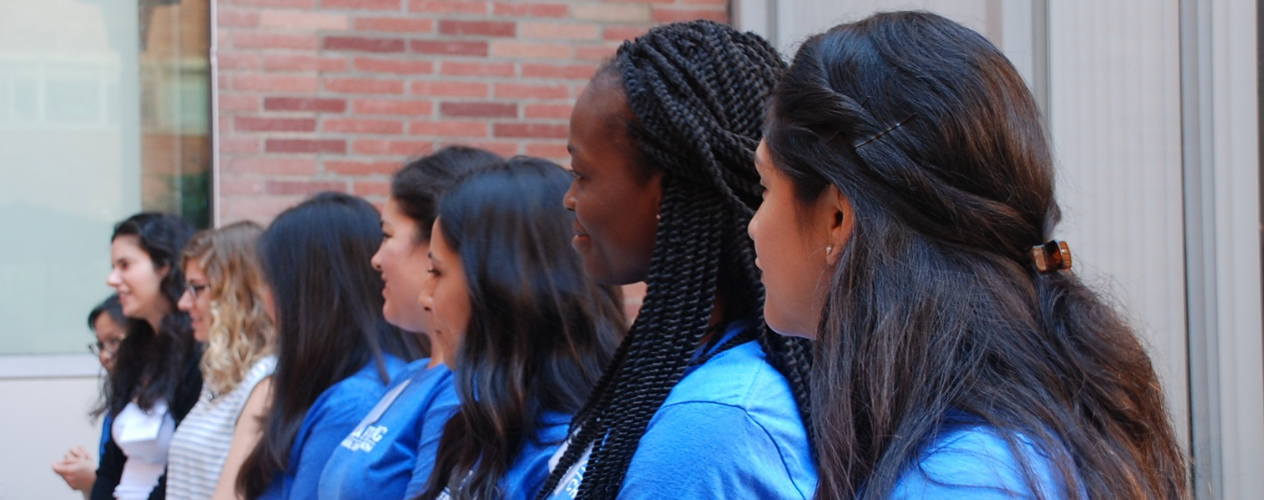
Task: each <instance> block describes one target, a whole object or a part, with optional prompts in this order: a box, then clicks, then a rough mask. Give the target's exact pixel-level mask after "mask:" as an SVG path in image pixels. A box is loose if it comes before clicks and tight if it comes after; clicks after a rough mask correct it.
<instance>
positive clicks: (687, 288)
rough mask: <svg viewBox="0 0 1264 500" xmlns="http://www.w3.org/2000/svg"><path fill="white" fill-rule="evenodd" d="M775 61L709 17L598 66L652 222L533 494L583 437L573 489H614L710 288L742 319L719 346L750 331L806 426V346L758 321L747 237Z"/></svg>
mask: <svg viewBox="0 0 1264 500" xmlns="http://www.w3.org/2000/svg"><path fill="white" fill-rule="evenodd" d="M784 70H785V63H784V61H782V60H781V58H780V56H778V54H777V52H776V51H775V50H774V49H773V48H772V47H771V46H769V45H768V43H767V42H765V41H764V40H763V39H761V38H759V37H758V36H755V35H753V34H749V33H739V32H737V31H735V30H733V29H732V28H730V27H728V26H725V25H721V24H717V23H713V22H709V21H694V22H689V23H677V24H669V25H664V26H660V27H657V28H655V29H653V30H650V32H649V33H647V34H645V35H643V36H641V37H640V38H637V39H636V40H634V41H628V42H624V43H623V45H622V46H621V47H619V50H618V52H617V54H616V55H615V58H614V59H613V60H612V61H611V62H610V64H608V65H607V66H606V67H605V68H603V69H602V72H603V73H605V72H616V71H617V76H618V77H619V78H620V79H621V83H622V85H623V89H624V90H625V91H626V92H627V96H628V102H629V105H630V107H631V109H632V112H633V114H634V115H635V117H634V120H633V121H632V123H629V125H628V128H629V133H630V135H631V137H632V139H633V140H634V141H635V143H636V144H637V145H638V146H639V151H640V153H641V154H642V156H643V157H642V161H643V163H644V164H645V165H646V166H647V168H653V169H661V171H662V173H663V201H662V206H661V208H660V212H659V214H660V217H661V218H660V221H659V223H658V228H657V232H656V237H655V243H654V252H653V256H652V257H651V260H650V268H649V275H648V277H647V279H646V283H647V285H648V286H647V290H646V295H645V300H644V302H643V304H642V306H641V310H640V313H639V315H638V316H637V319H636V322H635V323H634V324H633V325H632V328H631V330H630V332H629V333H628V335H627V336H626V338H625V339H624V342H623V344H622V345H620V347H619V350H618V351H617V352H616V353H615V358H614V360H613V361H612V362H611V365H610V367H609V368H607V370H606V372H605V373H604V374H603V376H602V378H601V380H600V382H599V383H598V386H597V388H596V389H595V390H594V392H593V395H592V397H590V398H589V400H588V402H587V404H586V405H585V406H584V408H583V409H582V410H581V411H580V412H579V414H577V415H576V417H575V419H574V421H573V423H572V425H571V442H570V444H569V447H568V448H567V450H566V452H565V453H564V454H563V456H562V458H561V460H560V462H559V463H558V465H557V467H556V468H555V469H554V470H553V471H552V473H551V474H550V475H549V478H548V481H546V483H545V486H544V488H543V490H542V491H541V492H540V493H539V495H538V496H537V499H543V498H546V497H548V496H549V495H550V494H551V493H552V491H553V489H554V488H556V487H557V484H558V482H559V481H560V480H561V478H562V476H564V475H565V474H566V472H567V470H568V469H569V468H570V467H571V466H572V465H574V464H575V463H576V462H577V461H578V460H579V458H580V457H581V456H582V455H583V453H584V451H585V449H587V448H588V447H589V445H593V451H592V454H591V456H590V458H589V462H588V466H587V469H586V471H585V474H584V478H583V482H582V484H581V485H580V488H579V492H578V498H583V499H605V498H614V497H616V496H617V495H618V492H619V489H620V487H621V486H622V484H623V479H624V474H625V473H626V472H627V469H628V465H629V463H630V462H631V460H632V456H633V454H634V453H635V452H636V449H637V445H638V443H639V442H640V439H641V436H642V435H643V434H644V433H645V430H646V427H647V426H648V425H649V422H650V419H651V418H652V417H653V416H654V413H655V412H656V411H658V408H659V407H660V406H661V405H662V403H663V401H664V400H666V399H667V396H668V394H669V393H670V392H671V390H672V388H673V387H674V386H675V385H676V383H677V382H678V381H679V380H680V379H681V378H682V377H683V376H684V373H685V371H686V369H687V368H688V367H689V366H690V360H691V359H692V357H693V355H694V353H695V352H696V351H697V350H698V348H699V345H700V344H701V343H702V342H703V341H704V339H705V338H708V333H709V331H710V330H709V329H710V326H709V325H710V323H711V319H712V310H713V308H714V307H715V302H716V298H717V293H718V294H719V298H720V300H721V301H722V304H723V307H724V311H725V317H724V318H722V321H721V324H727V323H729V322H732V321H735V320H742V319H745V320H747V322H748V323H747V324H749V325H750V326H749V327H748V328H747V330H746V331H744V332H742V333H741V334H740V335H738V336H737V337H736V338H735V339H733V340H730V341H729V342H726V343H725V344H724V345H721V346H719V347H718V348H717V349H716V350H715V352H719V351H723V350H725V349H728V348H730V347H733V346H735V345H738V344H740V343H742V342H746V341H750V340H752V339H758V340H759V342H760V345H761V346H762V347H763V349H764V352H765V353H766V354H767V356H768V359H769V361H770V362H771V363H772V364H773V366H775V367H776V368H777V369H778V370H779V371H780V372H781V373H782V374H784V376H785V377H786V378H787V380H789V382H790V385H791V388H792V390H793V392H794V396H795V400H796V402H797V403H798V405H799V411H800V413H801V415H802V417H803V420H804V422H805V424H808V425H807V428H808V429H810V428H811V425H810V423H809V420H808V418H809V415H810V413H809V411H808V407H807V404H808V394H807V387H808V369H809V364H810V361H809V360H810V355H809V354H810V350H809V349H810V347H809V345H808V344H807V343H806V342H805V341H803V340H800V339H790V338H787V337H782V336H779V335H777V334H775V333H771V332H769V331H768V330H767V327H766V326H765V324H764V320H763V293H764V289H763V286H762V285H761V283H760V281H759V271H758V269H757V268H756V267H755V265H754V262H755V251H754V246H753V244H752V243H751V241H750V239H749V238H748V237H747V234H746V225H747V223H748V222H750V219H751V216H752V215H753V214H754V210H755V208H757V207H758V204H759V200H760V197H759V177H758V174H757V173H756V171H755V168H754V151H755V148H756V146H757V145H758V143H759V138H760V136H761V127H762V124H763V110H764V103H765V101H766V99H767V98H768V96H769V95H770V93H771V92H772V90H773V86H774V85H775V83H776V80H777V78H778V77H779V76H780V74H781V73H782V72H783V71H784ZM610 76H615V75H610ZM600 77H601V76H599V77H598V78H600ZM716 337H718V336H716ZM702 361H705V359H702V360H698V361H695V362H694V363H695V364H696V363H700V362H702Z"/></svg>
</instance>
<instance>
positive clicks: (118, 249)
mask: <svg viewBox="0 0 1264 500" xmlns="http://www.w3.org/2000/svg"><path fill="white" fill-rule="evenodd" d="M110 254H111V255H112V256H113V257H114V258H123V257H126V258H137V257H148V256H149V254H147V253H145V250H144V249H142V248H141V247H140V238H138V237H137V236H136V235H133V234H125V235H122V236H119V237H117V238H114V241H111V242H110Z"/></svg>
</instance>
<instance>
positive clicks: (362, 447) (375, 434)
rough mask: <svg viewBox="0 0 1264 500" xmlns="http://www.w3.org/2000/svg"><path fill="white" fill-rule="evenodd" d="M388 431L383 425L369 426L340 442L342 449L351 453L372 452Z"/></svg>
mask: <svg viewBox="0 0 1264 500" xmlns="http://www.w3.org/2000/svg"><path fill="white" fill-rule="evenodd" d="M387 432H389V429H387V428H386V426H385V425H370V426H368V427H365V428H364V430H362V431H360V432H352V433H351V435H349V436H347V437H346V438H344V439H343V440H342V447H343V448H346V449H348V450H351V451H373V447H374V446H376V445H377V444H378V443H379V442H381V441H382V438H383V437H385V436H386V433H387Z"/></svg>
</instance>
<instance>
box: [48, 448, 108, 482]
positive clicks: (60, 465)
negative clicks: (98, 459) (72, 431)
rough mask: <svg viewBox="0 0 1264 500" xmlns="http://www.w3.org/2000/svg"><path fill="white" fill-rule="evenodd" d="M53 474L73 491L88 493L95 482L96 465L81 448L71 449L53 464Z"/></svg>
mask: <svg viewBox="0 0 1264 500" xmlns="http://www.w3.org/2000/svg"><path fill="white" fill-rule="evenodd" d="M53 472H56V473H57V474H58V475H60V476H61V478H62V479H64V480H66V484H68V485H70V488H71V489H74V490H79V491H90V490H92V483H95V482H96V481H97V464H96V463H94V462H93V461H92V456H91V455H89V454H88V450H85V449H83V447H82V446H76V447H74V448H71V449H70V450H69V451H67V452H66V456H64V457H62V458H61V460H60V461H57V462H53Z"/></svg>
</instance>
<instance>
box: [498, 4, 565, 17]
mask: <svg viewBox="0 0 1264 500" xmlns="http://www.w3.org/2000/svg"><path fill="white" fill-rule="evenodd" d="M492 12H493V13H494V14H495V15H497V16H504V17H557V18H563V17H567V16H569V15H570V13H571V8H570V6H568V5H566V4H560V3H517V2H514V3H503V2H497V3H496V4H495V5H494V6H493V8H492Z"/></svg>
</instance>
